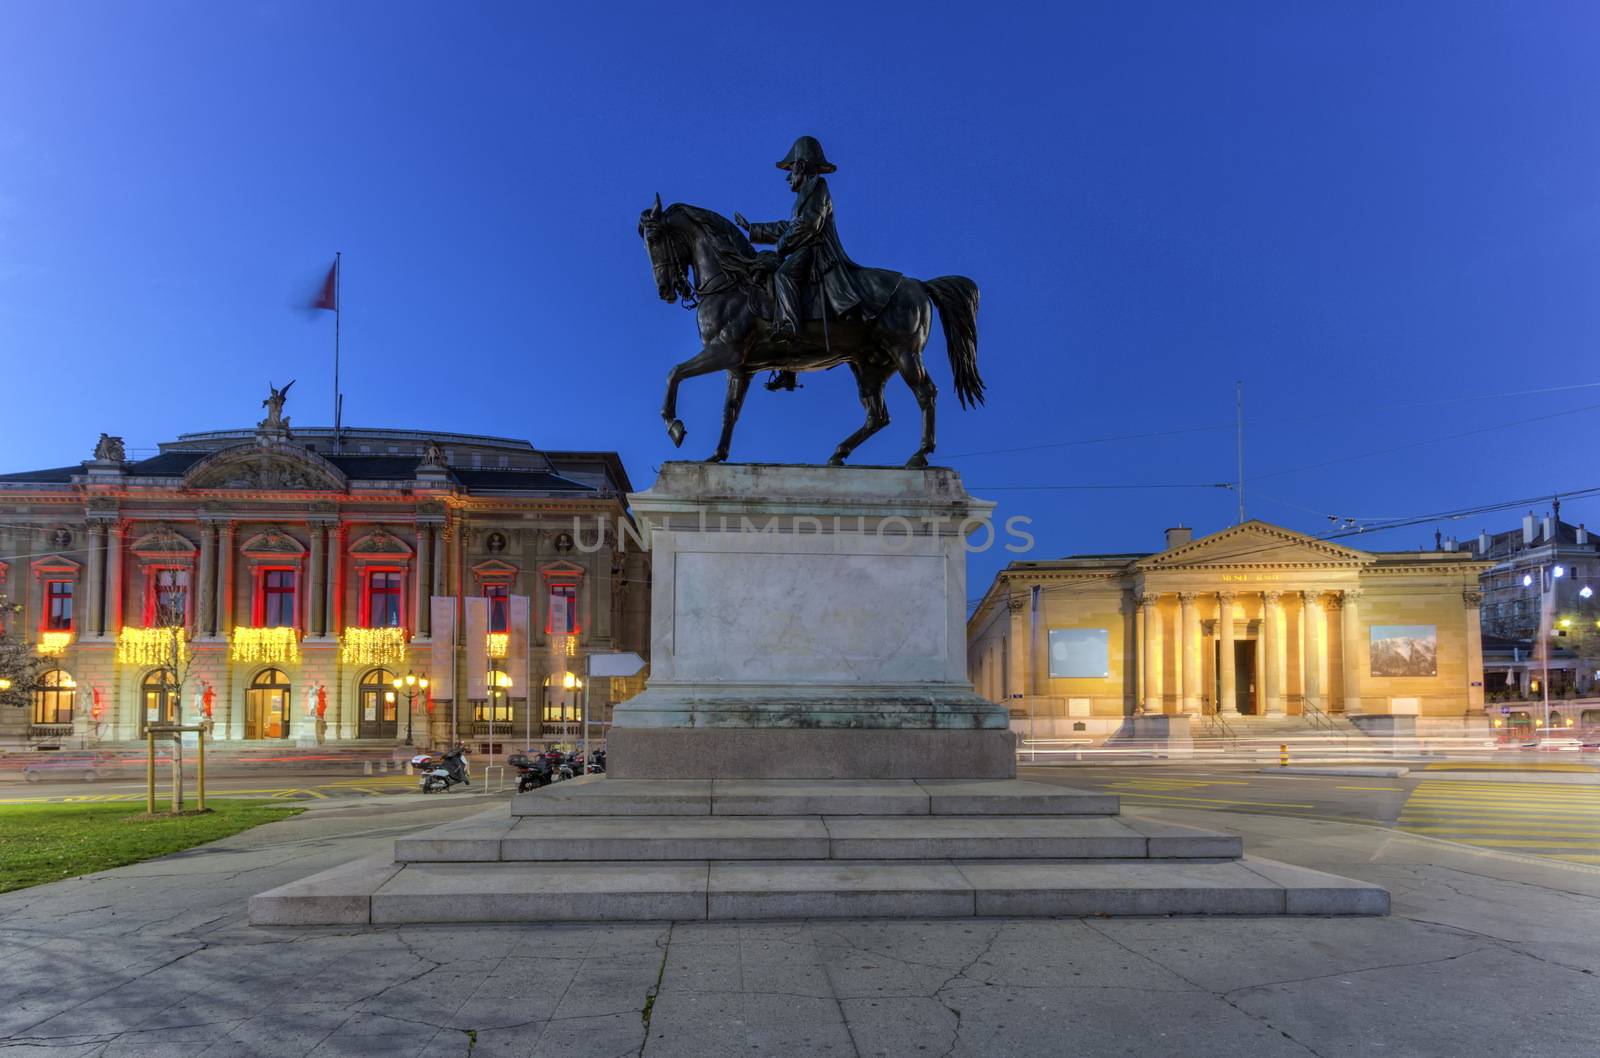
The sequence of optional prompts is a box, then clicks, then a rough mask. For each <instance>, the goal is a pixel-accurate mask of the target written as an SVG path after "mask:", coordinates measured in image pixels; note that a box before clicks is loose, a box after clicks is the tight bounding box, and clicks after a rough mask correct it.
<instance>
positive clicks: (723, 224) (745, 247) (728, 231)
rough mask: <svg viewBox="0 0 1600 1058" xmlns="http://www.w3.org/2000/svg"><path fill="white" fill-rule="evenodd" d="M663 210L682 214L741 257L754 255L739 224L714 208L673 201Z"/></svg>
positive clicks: (753, 250) (753, 248)
mask: <svg viewBox="0 0 1600 1058" xmlns="http://www.w3.org/2000/svg"><path fill="white" fill-rule="evenodd" d="M663 212H664V213H681V214H683V215H684V216H685V217H687V218H688V219H689V220H690V222H692V223H694V224H697V225H699V226H700V227H701V228H703V229H705V230H707V231H709V232H710V233H711V235H712V236H713V237H714V238H716V239H718V240H720V241H722V242H725V243H727V244H728V246H729V248H730V249H732V250H733V251H734V252H736V253H738V254H739V256H741V257H754V256H755V252H756V251H755V247H753V246H751V245H750V240H749V239H747V238H745V234H744V232H743V231H741V230H740V229H739V226H738V225H737V224H735V223H734V222H733V221H731V220H729V219H728V218H727V217H724V216H723V215H722V214H720V213H718V212H717V211H716V210H711V209H702V208H701V207H699V206H691V205H689V204H687V203H685V202H674V203H673V204H672V205H670V206H668V207H667V208H666V209H665V210H664V211H663Z"/></svg>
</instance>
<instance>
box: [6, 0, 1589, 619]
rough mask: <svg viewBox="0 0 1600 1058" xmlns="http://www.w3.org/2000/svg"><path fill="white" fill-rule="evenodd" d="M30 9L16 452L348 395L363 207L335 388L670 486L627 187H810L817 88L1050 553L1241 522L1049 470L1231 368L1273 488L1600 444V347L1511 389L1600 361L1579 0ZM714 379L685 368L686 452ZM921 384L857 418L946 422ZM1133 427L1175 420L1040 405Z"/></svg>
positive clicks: (1438, 500) (776, 418)
mask: <svg viewBox="0 0 1600 1058" xmlns="http://www.w3.org/2000/svg"><path fill="white" fill-rule="evenodd" d="M0 23H3V30H0V367H3V372H0V379H4V384H5V386H6V398H7V399H6V401H5V413H4V415H0V468H3V469H6V470H17V469H28V468H36V467H42V466H58V465H64V464H67V463H71V462H75V461H77V460H80V459H82V458H85V457H87V456H88V454H89V452H90V449H91V448H92V446H93V443H94V440H95V437H96V435H97V434H98V432H99V431H101V430H106V431H109V432H111V433H118V434H122V435H124V436H125V437H126V438H127V440H128V444H129V446H130V448H132V449H134V450H135V453H136V454H137V452H138V451H139V450H148V449H151V448H153V447H154V445H155V444H156V443H157V442H158V441H160V440H162V439H166V438H170V437H172V436H174V435H175V434H177V433H178V432H180V431H184V430H204V429H212V428H223V427H234V426H241V425H248V424H250V423H253V422H254V421H255V420H256V419H257V418H258V417H259V415H260V408H259V403H258V402H259V401H260V399H261V397H262V396H263V395H264V394H265V389H266V384H267V382H268V380H269V379H270V380H272V381H273V382H276V383H278V384H280V385H281V384H282V383H283V382H285V381H286V380H288V379H291V378H294V379H298V384H297V385H296V386H295V389H294V392H293V393H292V394H291V398H290V403H289V407H288V411H289V413H290V414H291V415H292V416H293V418H294V420H295V421H296V422H298V423H301V424H306V425H312V424H316V425H321V424H324V423H326V422H327V421H328V420H329V418H330V417H331V413H330V404H331V398H330V392H331V377H330V376H331V347H332V338H333V320H332V318H331V316H329V315H327V314H313V313H309V312H307V311H305V310H304V309H303V307H302V306H303V305H304V304H305V303H306V301H307V299H308V298H309V296H310V294H311V293H312V292H313V290H314V288H315V287H316V284H317V282H318V280H319V278H320V276H321V274H322V272H323V271H324V270H325V269H326V268H327V265H328V262H329V261H330V260H331V258H332V256H333V252H334V251H335V250H342V251H344V254H345V261H346V275H345V283H344V298H345V313H344V350H345V360H344V369H345V375H344V388H345V392H346V395H347V396H346V405H345V421H346V422H347V423H348V424H351V425H358V426H368V425H370V426H385V425H396V426H400V425H415V426H423V427H435V428H440V429H451V430H462V431H476V432H485V433H493V434H505V435H511V436H516V437H526V438H528V439H530V440H531V441H533V442H534V443H535V444H536V445H540V446H544V447H550V448H615V449H618V450H620V451H621V453H622V455H623V457H624V459H625V461H626V463H627V466H628V468H629V470H630V472H631V473H632V475H633V478H634V481H635V482H636V483H637V484H639V485H640V486H641V487H642V486H643V485H645V484H648V482H649V481H650V480H651V478H652V472H653V468H654V467H655V466H656V465H657V464H658V463H659V462H661V461H662V460H665V459H667V458H670V457H671V456H672V454H673V452H672V449H671V447H670V445H669V442H668V440H667V438H666V435H665V433H664V432H663V430H662V429H661V425H660V422H659V420H658V418H657V414H656V413H657V410H658V408H659V405H660V401H661V391H662V383H663V380H664V376H665V373H666V370H667V368H668V366H669V365H670V364H671V363H672V362H673V361H675V360H677V359H682V358H684V357H686V356H688V355H689V354H690V353H692V352H693V351H695V349H696V348H697V343H696V342H695V336H694V331H693V326H692V321H691V318H690V316H689V314H687V313H685V312H683V311H682V310H680V309H678V308H675V307H670V306H667V305H664V304H662V303H661V302H660V301H658V300H657V299H656V297H655V292H654V288H653V285H652V282H651V277H650V274H649V271H648V267H647V261H646V257H645V253H644V250H643V247H642V244H641V243H640V241H639V239H638V237H637V234H636V232H635V225H636V221H637V217H638V213H639V211H640V210H641V209H642V208H644V207H645V206H646V205H647V204H648V203H649V202H650V198H651V195H652V194H653V193H654V192H656V191H659V192H660V193H661V195H662V198H663V199H664V200H666V201H668V202H672V201H675V200H681V201H688V202H693V203H696V204H699V205H704V206H708V207H712V208H715V209H718V210H721V211H723V212H725V213H729V214H731V213H732V212H733V211H734V210H735V209H739V210H742V211H743V212H745V213H746V214H747V215H749V216H750V217H751V218H752V219H765V218H776V217H781V216H783V215H785V214H786V212H787V209H788V205H789V196H788V194H787V192H786V190H785V188H784V185H783V182H782V178H781V175H782V174H781V173H780V172H779V171H778V170H777V169H775V168H774V167H773V163H774V162H775V161H776V160H777V159H778V158H780V157H781V156H782V155H783V153H784V151H785V150H786V149H787V148H788V146H789V143H790V141H791V140H792V139H793V138H794V137H795V136H796V135H797V134H799V133H803V132H810V133H813V134H815V135H817V136H819V137H820V138H821V140H822V142H823V144H824V145H825V147H826V150H827V153H828V154H829V155H830V156H831V158H832V160H833V161H834V162H836V163H837V164H838V165H839V172H838V173H837V174H836V175H835V176H834V177H833V178H832V179H831V183H832V187H833V192H834V197H835V202H836V205H837V210H838V220H839V230H840V233H841V236H842V238H843V241H844V244H845V246H846V248H847V249H848V250H849V251H850V252H851V254H852V255H853V256H854V257H855V258H856V259H857V260H859V261H861V262H863V263H869V264H875V265H883V266H888V267H893V268H898V269H900V270H902V271H905V272H907V273H909V274H911V275H915V276H923V277H926V276H934V275H941V274H946V273H961V274H965V275H969V276H971V277H973V278H974V279H976V280H977V282H978V283H979V285H980V286H981V287H982V291H983V308H982V312H981V314H980V317H979V324H980V332H981V347H980V352H979V360H980V366H981V369H982V371H983V374H984V375H985V377H986V380H987V381H988V384H989V395H990V400H989V404H988V406H987V407H986V408H983V409H980V410H978V411H976V412H962V411H961V410H959V408H958V407H957V406H956V404H955V402H954V400H953V399H946V400H942V401H941V413H942V420H941V423H940V430H939V434H940V440H941V448H940V451H939V452H938V454H937V461H940V462H945V463H949V464H951V465H953V466H956V467H957V468H959V469H960V470H961V471H962V473H963V475H964V476H965V479H966V481H967V482H968V484H969V486H970V487H972V488H973V490H974V491H975V492H977V493H979V494H980V495H987V496H990V497H993V498H996V499H998V500H1000V502H1001V513H1002V514H1004V515H1010V514H1025V515H1028V516H1030V517H1032V518H1033V519H1034V527H1033V532H1034V535H1035V536H1036V538H1037V542H1038V543H1037V550H1036V552H1035V555H1036V557H1045V556H1053V555H1058V554H1063V553H1068V552H1075V551H1117V550H1143V549H1153V548H1155V547H1156V546H1157V544H1158V541H1159V539H1160V531H1161V529H1162V528H1163V527H1165V526H1167V525H1169V524H1175V523H1178V522H1180V521H1181V522H1185V523H1187V524H1190V525H1193V526H1195V527H1196V528H1197V529H1198V530H1200V531H1210V530H1214V529H1218V528H1221V527H1223V526H1225V525H1227V524H1228V523H1229V522H1230V521H1231V520H1232V519H1233V517H1234V515H1235V498H1234V495H1233V493H1231V492H1229V491H1225V490H1219V489H1215V488H1170V487H1163V488H1142V487H1141V488H1121V487H1119V488H1105V489H1070V490H1069V489H1040V488H1038V486H1062V485H1099V486H1153V485H1159V486H1174V485H1177V486H1191V485H1203V484H1207V483H1214V482H1222V481H1228V480H1231V479H1232V478H1233V476H1234V473H1235V466H1234V444H1233V441H1234V437H1233V430H1232V422H1233V410H1234V409H1233V400H1234V381H1235V379H1243V380H1244V381H1245V386H1246V390H1245V393H1246V423H1247V427H1246V429H1247V453H1246V478H1247V484H1246V489H1247V495H1248V499H1249V507H1250V513H1251V515H1253V516H1258V517H1261V518H1265V519H1268V520H1271V521H1275V522H1279V523H1281V524H1285V525H1288V526H1291V527H1295V528H1299V529H1303V530H1308V531H1322V530H1324V529H1326V528H1327V527H1328V525H1329V522H1328V520H1327V517H1326V516H1328V515H1336V516H1343V517H1358V518H1384V517H1398V516H1404V515H1411V514H1420V513H1425V512H1432V511H1439V510H1446V509H1451V508H1456V507H1461V506H1467V505H1472V504H1479V503H1486V502H1491V501H1497V500H1512V499H1516V498H1518V497H1522V496H1529V495H1534V494H1539V493H1545V492H1548V491H1551V490H1558V489H1575V488H1580V487H1586V486H1592V485H1600V471H1597V470H1596V469H1595V465H1594V464H1595V460H1594V451H1595V446H1594V443H1593V440H1592V438H1593V437H1594V436H1595V432H1596V424H1597V423H1600V385H1592V386H1590V387H1589V388H1575V389H1573V388H1569V389H1564V390H1561V391H1559V392H1551V393H1527V392H1526V391H1528V390H1533V389H1538V388H1543V387H1556V386H1563V387H1572V386H1577V385H1579V384H1583V383H1600V364H1596V362H1595V359H1596V358H1595V349H1596V344H1597V338H1600V136H1597V129H1600V125H1597V122H1596V115H1597V114H1600V62H1596V61H1595V55H1596V54H1600V7H1597V6H1595V5H1593V4H1590V3H1579V2H1573V3H1528V2H1520V3H1503V4H1496V3H1471V2H1469V3H1461V2H1442V3H1404V2H1402V3H1393V2H1391V3H1379V4H1367V3H1350V2H1340V3H1326V4H1320V5H1318V4H1311V3H1292V4H1285V3H1279V2H1261V3H1204V4H1196V3H1178V2H1173V3H1162V4H1136V3H1126V2H1118V3H1104V4H1099V3H1065V4H1048V5H1047V4H1039V3H1030V4H1018V5H1010V4H1005V3H973V2H971V0H964V2H961V3H958V4H948V3H933V2H927V0H923V2H918V3H906V4H887V3H884V4H879V3H866V4H864V3H849V4H830V3H826V2H813V3H808V4H789V5H781V6H780V5H768V4H751V3H729V4H719V3H712V2H701V3H696V4H676V5H661V4H645V5H620V4H595V5H587V4H563V5H559V6H557V5H535V4H531V3H497V4H458V3H450V4H445V3H439V4H432V5H423V4H416V3H376V2H373V3H348V2H347V3H333V4H328V3H310V2H307V3H273V2H267V0H260V2H255V3H236V4H216V3H209V2H193V3H188V2H174V0H164V2H152V3H137V4H136V3H131V2H130V3H118V4H111V3H94V2H80V3H55V2H31V0H30V2H22V0H7V2H4V3H0ZM930 351H931V354H932V355H931V356H930V363H931V365H932V370H933V372H934V376H935V378H936V380H938V382H939V384H940V386H941V388H942V389H943V390H944V392H945V394H946V395H947V397H948V396H949V395H950V393H951V387H950V385H949V367H948V365H947V364H946V363H945V360H944V352H943V338H942V335H940V334H939V333H938V332H936V333H935V335H934V338H933V341H932V343H930ZM722 392H723V383H722V380H721V379H720V378H708V379H703V380H700V381H698V382H691V383H687V384H686V385H685V386H684V389H683V393H682V401H681V405H680V409H681V414H682V416H683V418H684V420H685V422H686V423H687V424H688V426H689V440H688V442H687V444H686V447H685V450H684V452H685V454H687V455H689V456H692V457H695V458H699V457H702V456H704V455H705V454H706V453H707V452H708V451H709V450H710V448H711V447H712V445H713V444H714V439H715V431H716V428H717V425H718V416H719V414H720V408H721V400H722ZM1518 394H1520V395H1518ZM1462 398H1474V399H1462ZM889 401H890V408H891V411H892V412H893V414H894V416H895V419H894V423H893V425H892V426H891V427H890V428H889V429H888V430H886V431H885V432H884V433H882V434H880V435H879V436H878V437H877V438H875V439H874V440H872V441H870V442H869V443H868V444H867V445H866V446H865V447H863V448H862V449H861V451H860V452H859V453H858V455H857V457H856V459H857V461H858V462H864V463H899V462H900V461H902V460H903V459H904V458H905V457H906V455H908V454H909V453H910V451H911V450H912V449H913V448H914V447H915V446H916V436H917V416H916V415H915V404H914V402H913V401H912V399H911V397H910V394H909V393H908V392H907V391H906V390H905V389H904V388H903V386H901V385H900V384H899V383H898V382H893V383H891V387H890V390H889ZM1563 413H1564V414H1563ZM859 419H860V409H859V407H858V405H857V403H856V399H855V392H854V386H853V384H852V382H851V380H850V379H849V377H848V375H847V374H846V373H845V372H843V371H842V370H841V371H836V372H832V373H829V374H825V375H812V376H809V377H807V379H806V388H805V389H804V390H802V391H800V392H798V393H795V394H770V393H766V392H761V391H757V392H755V393H753V394H752V396H751V398H750V400H749V403H748V404H747V406H746V409H745V421H744V422H743V423H742V424H741V428H740V432H739V434H738V436H737V437H736V439H735V444H734V458H735V459H740V460H773V461H808V460H821V459H823V458H825V457H826V456H827V454H828V453H829V452H830V451H831V450H832V447H833V445H834V444H835V443H836V442H837V441H838V440H839V438H841V437H842V436H843V435H845V434H846V433H848V432H850V431H851V430H852V429H854V428H855V426H856V425H857V424H858V422H859ZM1512 423H1516V424H1518V425H1515V426H1507V425H1506V424H1512ZM1486 427H1505V428H1499V429H1485V428H1486ZM1197 428H1198V429H1197ZM1173 431H1188V432H1182V433H1174V432H1173ZM1469 431H1478V432H1472V433H1470V434H1469ZM1130 434H1138V435H1151V434H1164V436H1144V437H1141V438H1137V439H1124V440H1116V441H1103V442H1099V443H1093V444H1077V445H1059V444H1057V443H1059V442H1069V441H1079V440H1084V439H1093V438H1105V437H1120V436H1124V435H1130ZM1462 434H1468V435H1467V436H1456V435H1462ZM1051 444H1056V445H1057V446H1056V447H1044V448H1038V447H1035V448H1032V449H1031V450H1027V451H1020V452H1011V453H1005V454H972V453H987V452H993V450H995V449H1008V448H1019V447H1023V446H1040V445H1051ZM1395 449H1398V450H1395ZM1385 450H1391V451H1385ZM1374 452H1384V454H1378V455H1368V454H1367V453H1374ZM1352 456H1357V457H1360V458H1350V457H1352ZM1018 486H1028V487H1029V488H1018ZM1565 513H1568V514H1569V515H1570V516H1571V517H1572V518H1573V519H1574V520H1577V519H1579V518H1584V517H1587V518H1588V520H1589V521H1590V522H1593V523H1600V508H1597V506H1596V505H1595V503H1594V502H1593V501H1575V502H1573V503H1571V504H1569V505H1568V506H1567V508H1566V512H1565ZM1515 520H1516V512H1509V513H1504V514H1498V515H1494V516H1490V517H1487V518H1474V519H1472V520H1470V521H1468V522H1462V523H1454V524H1444V525H1443V526H1442V528H1443V529H1444V531H1445V532H1447V533H1450V532H1454V533H1457V534H1459V535H1463V536H1464V535H1469V534H1472V533H1475V532H1476V531H1477V530H1478V529H1479V528H1480V527H1483V526H1486V527H1488V528H1490V529H1494V528H1504V527H1508V526H1510V525H1512V524H1514V522H1515ZM1433 529H1434V526H1433V525H1432V524H1429V525H1424V526H1417V527H1413V528H1410V529H1406V530H1401V531H1395V532H1392V533H1389V534H1386V535H1384V536H1382V537H1379V538H1370V539H1368V540H1367V541H1366V543H1367V544H1368V546H1373V545H1377V546H1388V547H1396V548H1399V547H1414V546H1418V545H1422V544H1427V545H1429V546H1431V544H1432V540H1433ZM1357 543H1358V544H1359V543H1361V542H1360V541H1357ZM999 558H1000V556H990V557H984V558H979V559H977V560H976V565H975V569H974V574H973V575H974V581H975V590H974V594H976V587H977V586H978V585H981V584H982V583H984V582H985V581H986V580H987V578H988V576H989V575H990V573H992V571H993V569H994V568H995V567H996V566H997V565H998V564H999Z"/></svg>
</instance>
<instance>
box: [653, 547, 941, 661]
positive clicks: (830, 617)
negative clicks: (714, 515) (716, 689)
mask: <svg viewBox="0 0 1600 1058" xmlns="http://www.w3.org/2000/svg"><path fill="white" fill-rule="evenodd" d="M674 572H675V576H674V578H673V588H674V590H673V614H672V619H673V629H672V638H673V655H674V658H675V662H676V677H677V678H678V679H695V678H702V679H703V678H713V679H720V680H733V681H753V682H764V681H771V680H796V681H799V682H801V683H817V682H829V681H848V682H857V681H860V682H899V681H927V680H941V679H944V678H945V676H944V670H945V666H946V662H947V654H948V649H949V643H948V627H947V617H948V615H947V607H946V603H945V600H946V575H947V574H946V562H945V558H944V556H942V555H886V554H873V555H860V554H782V553H774V552H771V551H763V552H759V553H750V552H727V551H716V552H701V551H679V552H678V554H677V556H676V561H675V563H674Z"/></svg>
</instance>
